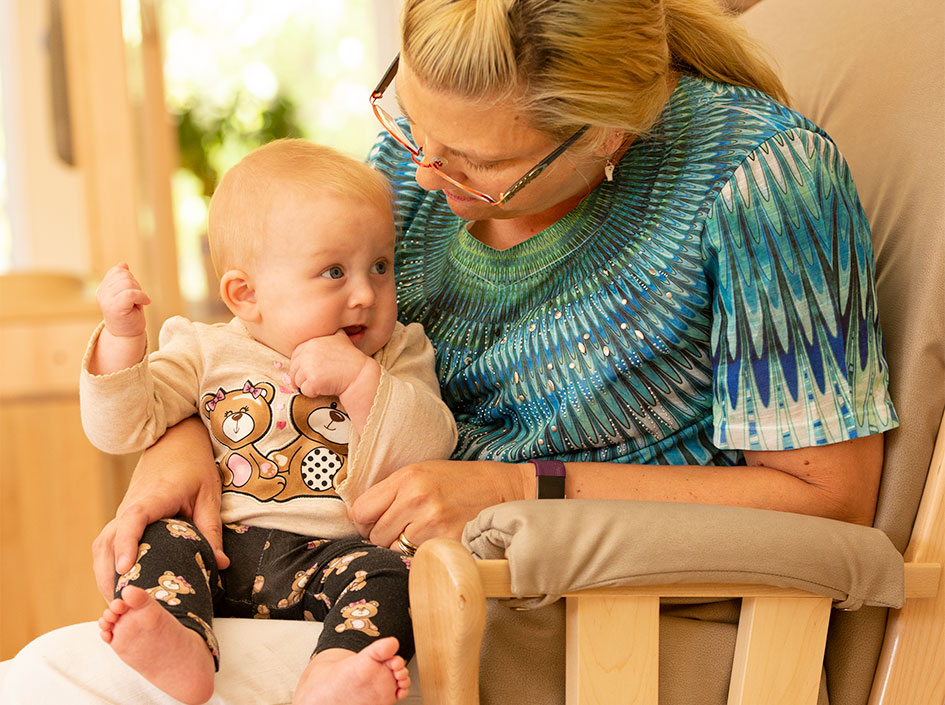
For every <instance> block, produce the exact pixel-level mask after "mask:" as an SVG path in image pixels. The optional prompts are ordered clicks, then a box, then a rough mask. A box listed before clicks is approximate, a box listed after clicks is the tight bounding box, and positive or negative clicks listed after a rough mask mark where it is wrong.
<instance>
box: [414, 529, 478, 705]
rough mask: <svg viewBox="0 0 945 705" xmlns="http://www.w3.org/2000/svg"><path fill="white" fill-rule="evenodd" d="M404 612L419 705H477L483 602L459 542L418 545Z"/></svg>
mask: <svg viewBox="0 0 945 705" xmlns="http://www.w3.org/2000/svg"><path fill="white" fill-rule="evenodd" d="M410 609H411V612H412V614H413V631H414V635H415V637H416V642H417V666H418V669H419V672H420V690H421V692H422V693H423V702H424V705H478V704H479V652H480V648H481V645H482V636H483V631H484V630H485V624H486V598H485V594H484V593H483V589H482V584H481V582H480V580H479V572H478V570H477V569H476V564H475V561H474V560H473V558H472V556H471V555H470V554H469V552H468V551H467V550H466V549H465V548H463V546H462V544H460V543H459V542H457V541H453V540H452V539H443V538H439V539H431V540H430V541H426V542H424V543H423V545H422V546H420V550H418V551H417V555H416V556H414V558H413V560H412V562H411V568H410Z"/></svg>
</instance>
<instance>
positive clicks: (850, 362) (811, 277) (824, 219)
mask: <svg viewBox="0 0 945 705" xmlns="http://www.w3.org/2000/svg"><path fill="white" fill-rule="evenodd" d="M703 255H704V257H705V262H706V269H707V275H708V277H709V280H710V282H712V284H713V285H714V293H713V304H712V306H713V310H712V313H713V321H712V331H711V344H712V356H713V374H714V379H713V424H714V439H713V440H714V443H715V444H716V445H717V446H718V447H719V448H729V449H743V450H789V449H794V448H802V447H808V446H815V445H825V444H828V443H837V442H840V441H845V440H850V439H853V438H860V437H863V436H867V435H871V434H874V433H879V432H882V431H885V430H888V429H890V428H894V427H895V426H897V425H898V420H897V418H896V413H895V410H894V408H893V405H892V402H891V400H890V397H889V394H888V368H887V365H886V361H885V358H884V356H883V344H882V335H881V332H880V327H879V316H878V311H877V305H876V291H875V285H874V267H873V250H872V244H871V241H870V232H869V224H868V223H867V220H866V216H865V214H864V212H863V209H862V207H861V206H860V202H859V199H858V197H857V194H856V189H855V187H854V184H853V180H852V177H851V175H850V172H849V169H848V168H847V165H846V162H845V161H844V160H843V158H842V156H841V155H840V154H839V152H838V150H837V148H836V145H834V143H833V142H832V141H830V139H829V138H827V137H825V136H823V135H821V134H817V133H815V132H811V131H808V130H800V129H794V130H789V131H786V132H783V133H780V134H778V135H776V136H774V137H772V138H770V139H769V140H767V141H766V142H764V143H763V144H762V145H761V146H760V147H759V148H758V149H756V150H754V151H753V152H752V153H751V154H750V155H749V156H748V157H747V158H746V159H745V160H744V162H742V164H741V165H740V166H739V167H738V168H737V169H736V170H735V172H734V173H733V175H732V176H731V178H730V179H729V180H728V181H727V182H726V183H725V184H724V185H723V187H722V189H721V190H720V191H719V193H718V195H717V197H716V198H715V200H714V203H713V204H712V206H711V209H710V212H709V214H708V218H707V221H706V225H705V232H704V234H703Z"/></svg>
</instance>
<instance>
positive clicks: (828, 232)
mask: <svg viewBox="0 0 945 705" xmlns="http://www.w3.org/2000/svg"><path fill="white" fill-rule="evenodd" d="M370 161H371V162H372V163H373V165H374V166H375V167H377V168H378V169H380V170H382V171H383V172H384V173H385V174H386V175H387V176H388V177H389V178H390V179H391V181H392V183H393V185H394V189H395V193H396V210H397V214H398V217H399V220H400V226H401V228H402V233H401V237H400V239H399V242H398V247H397V252H396V259H395V268H396V272H397V277H398V301H399V305H400V315H401V318H402V320H403V321H404V322H408V321H419V322H421V323H422V324H423V325H424V327H425V329H426V331H427V334H428V335H429V336H430V338H431V340H432V341H433V345H434V347H435V348H436V351H437V354H436V362H437V372H438V375H439V379H440V382H441V385H442V388H443V398H444V400H445V401H446V403H447V404H448V405H449V407H450V408H451V409H452V410H453V412H454V414H455V415H456V420H457V423H458V426H459V444H458V446H457V449H456V452H455V455H454V457H455V458H463V459H492V460H504V461H512V462H521V461H524V460H526V459H528V458H535V457H554V458H559V459H561V460H564V461H617V462H631V463H663V464H696V465H706V464H733V463H738V462H742V460H743V458H742V452H741V451H742V450H744V449H757V450H785V449H793V448H800V447H805V446H813V445H822V444H827V443H835V442H838V441H843V440H847V439H851V438H858V437H861V436H866V435H869V434H874V433H878V432H881V431H884V430H887V429H890V428H893V427H895V426H896V425H897V424H898V421H897V418H896V414H895V411H894V410H893V407H892V403H891V401H890V399H889V396H888V394H887V377H888V375H887V367H886V362H885V360H884V358H883V350H882V339H881V335H880V329H879V321H878V314H877V308H876V294H875V289H874V282H873V254H872V245H871V242H870V234H869V226H868V224H867V221H866V217H865V215H864V213H863V210H862V208H861V206H860V203H859V200H858V198H857V195H856V190H855V188H854V185H853V180H852V178H851V176H850V172H849V170H848V168H847V165H846V163H845V162H844V160H843V158H842V157H841V156H840V154H839V152H838V151H837V148H836V146H835V145H834V143H833V142H832V141H831V139H830V138H829V137H828V136H827V135H826V134H825V133H824V131H823V130H821V129H820V128H819V127H817V126H816V125H814V124H813V123H811V122H810V121H808V120H807V119H806V118H804V117H803V116H801V115H799V114H798V113H796V112H793V111H791V110H789V109H787V108H785V107H783V106H781V105H779V104H778V103H776V102H774V101H772V100H771V99H770V98H768V97H767V96H765V95H764V94H762V93H759V92H757V91H754V90H750V89H745V88H737V87H733V86H729V85H725V84H719V83H713V82H711V81H708V80H706V79H703V78H697V77H693V76H683V77H682V78H681V79H680V81H679V84H678V86H677V88H676V90H675V91H674V93H673V96H672V98H671V100H670V102H669V104H668V105H667V107H666V109H665V110H664V113H663V115H662V117H661V119H660V121H659V122H658V124H657V126H656V127H655V128H654V130H653V131H652V133H651V134H650V135H649V136H647V137H646V138H638V139H637V140H636V141H635V142H634V143H633V144H632V145H631V147H630V149H629V150H628V151H627V153H626V154H625V155H624V157H623V158H622V159H621V161H620V163H619V164H618V166H617V169H616V172H615V178H614V181H612V182H606V181H605V182H603V183H601V184H600V185H599V186H598V187H597V188H596V189H595V190H594V191H593V192H592V193H591V194H590V195H589V196H587V198H585V199H584V200H583V201H582V202H581V204H580V205H579V206H578V207H577V208H575V209H574V210H573V211H572V212H571V213H569V214H568V215H567V216H565V217H564V218H563V219H562V220H560V221H559V222H558V223H556V224H554V225H553V226H551V227H549V228H548V229H546V230H544V231H542V232H540V233H538V234H537V235H535V236H534V237H532V238H530V239H529V240H527V241H525V242H522V243H521V244H519V245H516V246H514V247H512V248H510V249H507V250H504V251H497V250H494V249H492V248H490V247H488V246H486V245H483V244H482V243H480V242H479V241H478V240H476V239H475V238H473V237H472V236H471V235H470V234H469V233H468V232H467V230H466V228H465V226H466V223H465V222H464V221H462V220H461V219H459V218H457V217H456V216H455V215H454V214H453V213H452V211H450V209H449V207H448V205H447V203H446V199H445V197H444V196H443V195H442V193H441V192H427V191H424V190H423V189H421V188H420V187H419V186H417V184H416V182H415V180H414V172H415V168H416V167H415V165H414V164H413V162H412V161H411V160H410V158H409V156H408V155H407V153H406V152H405V151H404V150H403V149H402V148H401V147H400V146H399V145H398V144H397V143H396V142H394V141H393V140H392V139H390V138H388V137H386V136H382V137H381V138H380V139H379V141H378V143H377V144H376V145H375V147H374V149H373V150H372V152H371V155H370Z"/></svg>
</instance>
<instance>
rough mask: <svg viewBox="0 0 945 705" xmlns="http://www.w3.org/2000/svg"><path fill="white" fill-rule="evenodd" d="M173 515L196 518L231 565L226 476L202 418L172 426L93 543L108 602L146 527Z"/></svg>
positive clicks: (137, 471) (140, 467)
mask: <svg viewBox="0 0 945 705" xmlns="http://www.w3.org/2000/svg"><path fill="white" fill-rule="evenodd" d="M173 516H185V517H189V518H190V519H192V520H193V522H194V524H196V526H197V528H198V529H199V530H200V531H201V532H202V533H203V535H204V536H206V538H207V540H208V541H209V542H210V545H211V546H212V548H213V552H214V554H216V558H217V564H218V566H219V567H220V568H225V567H226V566H227V565H229V562H230V561H229V559H228V558H227V557H226V555H224V553H223V543H222V538H221V525H220V475H219V472H218V471H217V468H216V464H215V463H214V462H213V452H212V449H211V446H210V439H209V437H208V436H207V431H206V429H205V428H204V426H203V424H202V423H201V422H200V420H199V419H197V418H196V417H192V418H190V419H187V420H185V421H182V422H181V423H179V424H177V425H176V426H174V427H173V428H170V429H168V431H167V433H165V434H164V436H163V437H162V438H161V439H160V440H159V441H158V442H157V443H155V444H154V445H153V446H151V447H150V448H148V449H147V450H146V451H145V452H144V454H143V455H142V456H141V460H140V461H139V462H138V467H137V468H135V473H134V476H133V477H132V478H131V483H130V485H129V486H128V491H127V492H126V493H125V498H124V499H123V500H122V502H121V504H120V505H119V507H118V511H117V512H116V513H115V518H114V519H112V520H111V521H110V522H108V524H106V525H105V528H104V529H102V531H101V533H100V534H99V535H98V537H96V539H95V541H94V542H93V543H92V563H93V570H94V571H95V581H96V584H97V585H98V589H99V592H100V593H102V596H103V597H104V598H105V600H106V601H110V600H111V599H112V598H113V592H114V585H115V573H116V572H117V573H126V572H128V571H129V570H131V568H132V567H133V566H134V564H135V560H136V558H137V555H138V542H139V540H140V539H141V535H142V534H143V533H144V529H145V527H146V526H147V525H148V524H151V523H153V522H155V521H159V520H160V519H164V518H167V517H173Z"/></svg>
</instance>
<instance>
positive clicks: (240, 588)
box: [115, 518, 414, 670]
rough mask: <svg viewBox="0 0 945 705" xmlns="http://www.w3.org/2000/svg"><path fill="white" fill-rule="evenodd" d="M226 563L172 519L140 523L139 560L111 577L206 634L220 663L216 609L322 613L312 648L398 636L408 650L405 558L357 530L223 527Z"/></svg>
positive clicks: (271, 614) (232, 613) (222, 613)
mask: <svg viewBox="0 0 945 705" xmlns="http://www.w3.org/2000/svg"><path fill="white" fill-rule="evenodd" d="M223 550H224V552H225V553H226V555H227V556H229V558H230V567H229V568H227V569H226V570H218V569H217V565H216V561H215V560H214V556H213V551H212V550H211V548H210V544H209V543H208V542H207V540H206V539H205V538H204V536H203V535H202V534H201V533H200V532H199V531H197V529H196V527H195V526H194V525H193V524H191V523H190V522H188V521H186V520H184V519H180V518H175V519H164V520H163V521H159V522H155V523H154V524H151V525H150V526H148V527H147V529H145V532H144V536H142V538H141V543H140V545H139V546H138V559H137V561H136V563H135V566H134V567H133V568H132V569H131V570H130V571H128V572H127V573H125V574H124V575H119V576H118V577H117V579H116V581H115V596H116V597H119V596H120V593H121V590H122V588H124V587H125V585H135V586H137V587H140V588H142V589H144V590H147V591H148V593H149V594H150V595H151V596H152V597H154V598H155V599H156V600H158V602H160V603H161V605H162V606H163V607H164V608H165V609H166V610H167V611H168V612H170V613H171V614H173V615H174V616H175V617H176V618H177V619H178V621H180V623H181V624H183V625H184V626H185V627H187V628H188V629H193V630H194V631H195V632H197V633H198V634H200V636H201V637H202V638H203V639H204V640H205V641H206V642H207V646H208V647H209V649H210V652H211V654H213V659H214V662H215V663H216V666H217V669H218V670H219V664H220V661H219V659H220V655H219V649H218V646H217V641H216V638H215V637H214V635H213V629H212V627H211V625H212V622H213V617H214V616H217V617H250V618H256V619H260V618H263V619H303V620H309V621H319V622H323V623H324V626H323V628H322V632H321V635H320V636H319V638H318V642H317V644H316V646H315V653H318V652H320V651H324V650H325V649H332V648H342V649H348V650H349V651H360V650H361V649H363V648H364V647H365V646H367V645H368V644H369V643H371V642H372V641H374V640H375V639H378V638H380V637H383V636H395V637H397V639H398V641H399V642H400V650H399V652H398V653H399V654H400V655H401V656H403V658H404V660H408V659H409V658H410V657H411V656H413V651H414V646H413V630H412V628H411V624H410V613H409V599H408V593H407V576H408V570H409V567H410V563H409V559H408V558H407V557H405V556H402V555H401V554H399V553H395V552H394V551H391V550H390V549H387V548H379V547H377V546H375V545H374V544H372V543H370V542H368V541H365V540H363V539H361V538H360V537H354V538H346V539H334V540H329V539H312V538H310V537H306V536H300V535H298V534H292V533H289V532H286V531H277V530H273V529H261V528H258V527H251V526H234V525H227V526H224V527H223Z"/></svg>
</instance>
